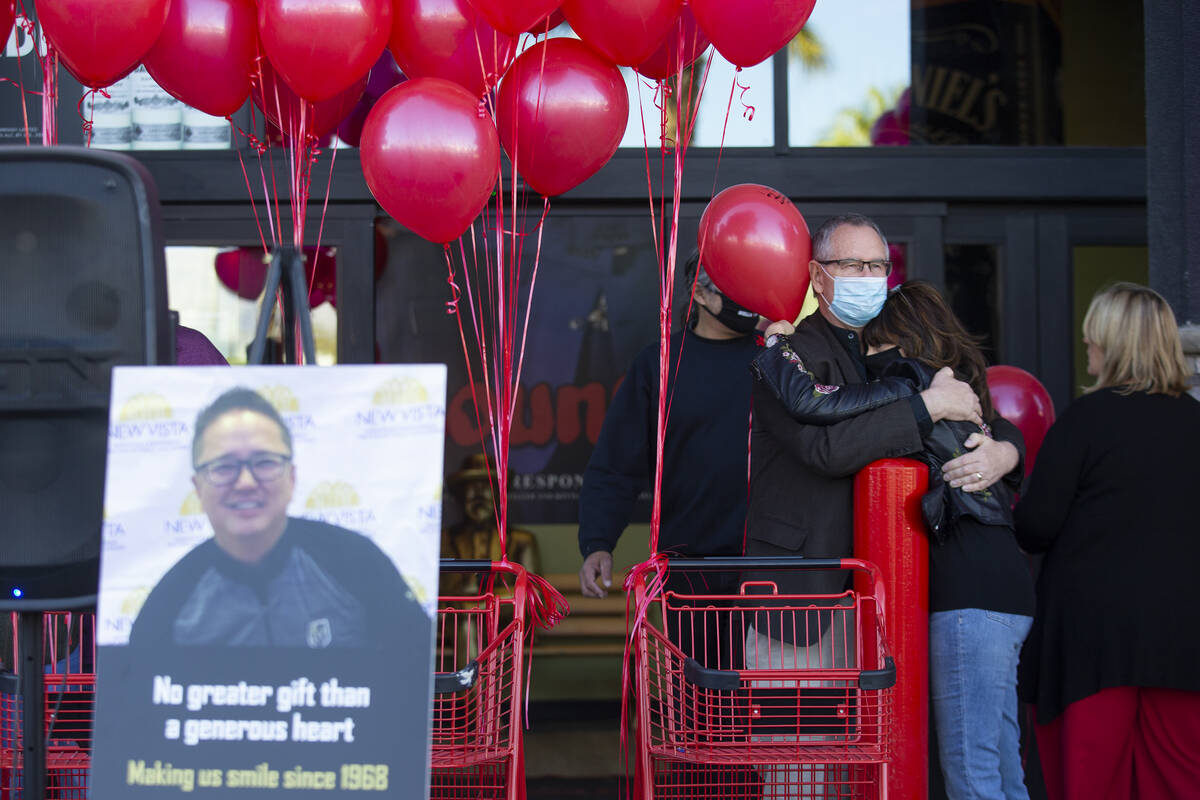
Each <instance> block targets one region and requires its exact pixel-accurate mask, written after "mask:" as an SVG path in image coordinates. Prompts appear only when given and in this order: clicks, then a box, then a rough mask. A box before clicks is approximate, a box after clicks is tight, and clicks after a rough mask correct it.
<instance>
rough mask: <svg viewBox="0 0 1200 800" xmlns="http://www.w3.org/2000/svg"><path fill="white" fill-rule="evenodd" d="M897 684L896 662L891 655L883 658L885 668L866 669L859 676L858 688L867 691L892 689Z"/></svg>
mask: <svg viewBox="0 0 1200 800" xmlns="http://www.w3.org/2000/svg"><path fill="white" fill-rule="evenodd" d="M895 685H896V662H895V661H893V660H892V657H891V656H886V657H885V658H884V659H883V669H864V670H863V671H862V672H861V673H860V674H859V676H858V688H860V689H863V690H865V691H875V690H878V689H890V688H892V687H893V686H895Z"/></svg>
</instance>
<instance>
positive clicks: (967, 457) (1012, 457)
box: [942, 433, 1021, 492]
mask: <svg viewBox="0 0 1200 800" xmlns="http://www.w3.org/2000/svg"><path fill="white" fill-rule="evenodd" d="M963 444H964V445H965V446H966V447H967V448H968V449H969V450H970V451H971V452H969V453H965V454H963V455H961V456H959V457H958V458H955V459H952V460H950V461H947V462H946V463H945V464H943V465H942V477H943V478H944V479H945V480H946V482H947V483H949V484H950V485H951V486H953V487H955V488H957V487H960V486H961V487H962V490H963V491H964V492H981V491H983V490H984V489H986V488H988V487H989V486H991V485H992V484H993V483H995V482H996V481H998V480H1000V479H1001V478H1003V477H1004V476H1005V475H1007V474H1008V473H1010V472H1012V471H1013V470H1014V469H1016V466H1017V464H1018V463H1019V462H1020V460H1021V454H1020V453H1019V452H1018V451H1017V448H1016V446H1015V445H1013V444H1012V443H1011V442H998V441H996V440H995V439H991V438H989V437H987V436H984V435H983V434H982V433H972V434H971V435H970V436H968V437H967V440H966V441H965V442H963Z"/></svg>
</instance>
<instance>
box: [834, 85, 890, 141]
mask: <svg viewBox="0 0 1200 800" xmlns="http://www.w3.org/2000/svg"><path fill="white" fill-rule="evenodd" d="M903 91H904V88H903V87H895V88H893V89H891V90H889V91H888V92H887V93H886V95H885V94H884V92H883V91H880V90H879V89H876V88H875V87H874V86H872V87H870V88H869V89H867V97H866V99H865V100H863V102H862V103H861V104H859V106H858V107H857V108H843V109H842V110H841V111H839V112H838V113H837V116H836V117H834V118H833V125H832V126H831V127H830V129H829V131H828V132H827V133H826V134H825V135H824V136H822V137H821V139H820V140H818V141H817V147H866V146H868V145H870V144H871V126H872V125H874V124H875V120H877V119H879V116H880V115H881V114H883V112H885V111H887V110H888V109H889V108H893V107H894V106H895V105H896V100H897V99H898V98H899V97H900V94H901V93H902V92H903Z"/></svg>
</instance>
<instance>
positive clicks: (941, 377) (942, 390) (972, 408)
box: [921, 367, 983, 425]
mask: <svg viewBox="0 0 1200 800" xmlns="http://www.w3.org/2000/svg"><path fill="white" fill-rule="evenodd" d="M921 399H922V400H924V401H925V409H926V410H927V411H928V412H929V418H930V419H931V420H933V421H934V422H937V421H938V420H943V419H953V420H960V421H962V422H974V423H975V424H976V425H982V424H983V407H982V406H980V405H979V398H978V397H977V396H976V395H975V390H974V389H972V388H971V384H969V383H964V382H963V381H960V380H958V379H957V378H955V377H954V370H952V369H950V368H949V367H942V368H941V369H939V370H938V371H937V374H936V375H934V376H933V382H932V383H930V384H929V388H928V389H926V390H925V391H923V392H921Z"/></svg>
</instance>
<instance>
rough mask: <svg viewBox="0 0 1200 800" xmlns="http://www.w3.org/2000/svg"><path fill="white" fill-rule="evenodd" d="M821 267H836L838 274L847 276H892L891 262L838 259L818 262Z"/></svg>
mask: <svg viewBox="0 0 1200 800" xmlns="http://www.w3.org/2000/svg"><path fill="white" fill-rule="evenodd" d="M817 263H818V264H820V265H821V266H823V267H828V266H833V265H836V266H837V268H838V270H839V271H840V272H844V273H846V274H847V275H854V276H863V275H873V276H882V277H885V278H886V277H887V276H888V275H891V274H892V262H891V261H862V260H860V259H857V258H839V259H836V260H834V261H818V262H817Z"/></svg>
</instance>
